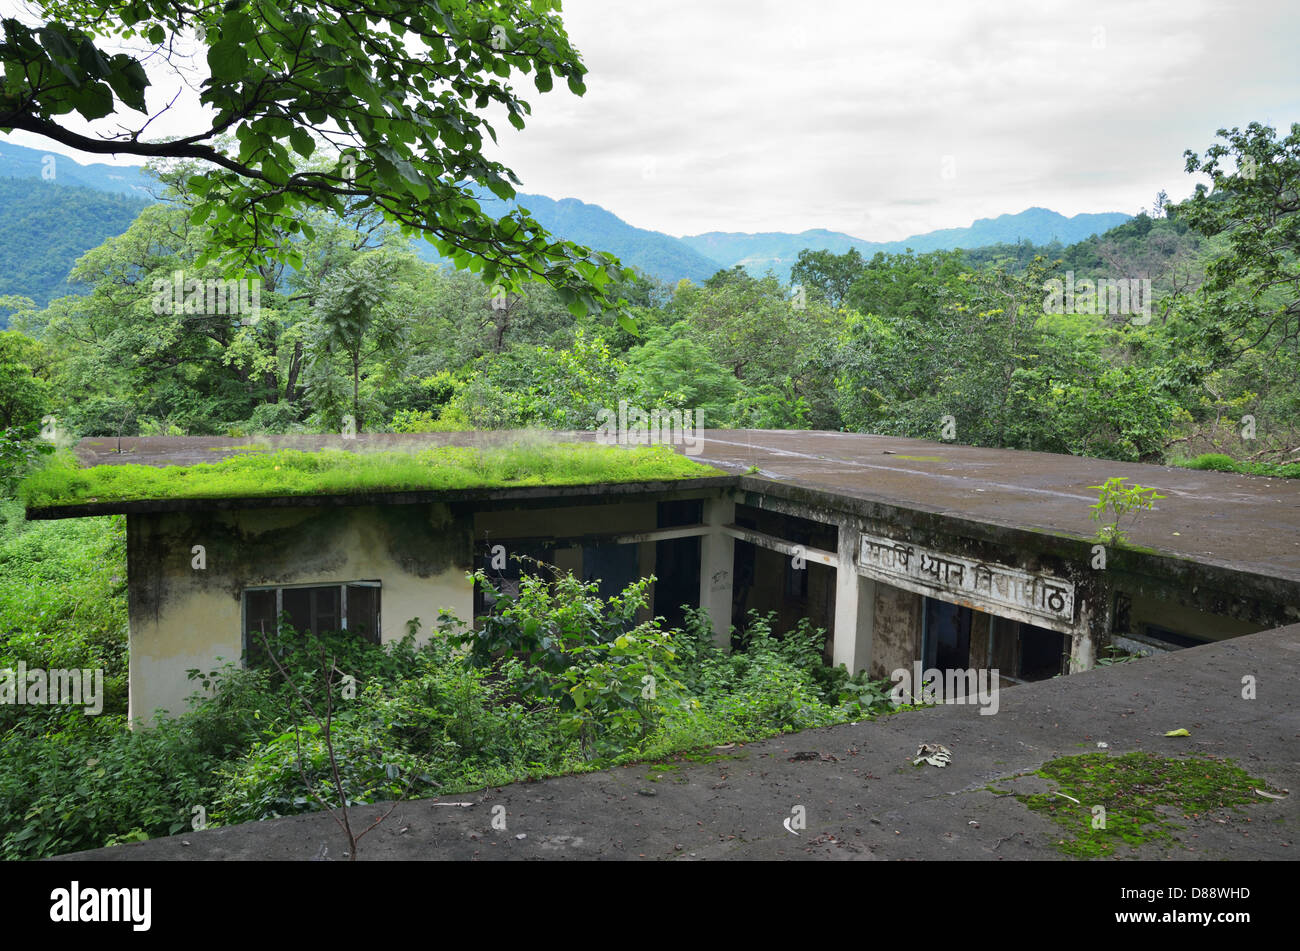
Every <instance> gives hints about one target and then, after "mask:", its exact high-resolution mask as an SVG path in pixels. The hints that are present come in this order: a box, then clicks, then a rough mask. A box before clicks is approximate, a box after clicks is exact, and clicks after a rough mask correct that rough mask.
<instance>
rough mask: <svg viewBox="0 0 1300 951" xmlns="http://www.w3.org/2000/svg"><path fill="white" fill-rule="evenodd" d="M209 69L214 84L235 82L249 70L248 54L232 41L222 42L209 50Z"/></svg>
mask: <svg viewBox="0 0 1300 951" xmlns="http://www.w3.org/2000/svg"><path fill="white" fill-rule="evenodd" d="M208 68H209V69H211V70H212V79H213V81H214V82H219V83H228V82H233V81H235V80H237V79H239V78H241V77H242V76H243V75H244V71H245V70H246V69H248V54H247V53H246V52H244V47H243V46H242V45H240V44H239V43H236V42H234V41H232V40H221V41H219V42H218V43H216V44H215V45H214V46H212V47H211V48H209V50H208Z"/></svg>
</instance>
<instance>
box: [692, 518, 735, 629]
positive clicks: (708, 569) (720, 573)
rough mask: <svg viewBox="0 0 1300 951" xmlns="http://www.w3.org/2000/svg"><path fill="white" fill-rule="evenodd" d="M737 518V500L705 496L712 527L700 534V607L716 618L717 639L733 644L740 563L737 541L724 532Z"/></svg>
mask: <svg viewBox="0 0 1300 951" xmlns="http://www.w3.org/2000/svg"><path fill="white" fill-rule="evenodd" d="M735 520H736V503H735V502H734V501H733V500H732V499H730V498H721V499H705V500H704V521H703V524H705V525H707V526H708V527H709V529H710V531H709V533H708V534H707V535H701V536H700V607H701V608H703V609H704V610H705V611H707V612H708V613H709V617H710V618H712V620H713V642H714V643H715V644H717V645H718V646H719V647H724V648H726V647H730V646H731V594H732V592H731V589H732V582H733V577H732V575H733V572H734V569H735V564H736V541H735V539H734V538H732V537H731V536H729V535H724V534H723V533H722V526H723V525H730V524H731V523H732V522H734V521H735Z"/></svg>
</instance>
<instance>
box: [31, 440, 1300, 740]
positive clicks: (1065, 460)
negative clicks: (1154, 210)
mask: <svg viewBox="0 0 1300 951" xmlns="http://www.w3.org/2000/svg"><path fill="white" fill-rule="evenodd" d="M479 438H480V437H476V436H474V435H472V434H470V435H464V436H461V435H458V434H451V435H448V434H440V435H431V436H369V437H367V436H360V437H357V438H356V439H354V440H350V441H346V442H343V443H342V445H343V446H344V447H345V448H367V447H369V448H385V449H391V448H394V447H395V446H403V445H418V446H419V447H421V448H424V447H427V446H429V445H430V444H437V443H447V442H463V441H467V440H477V439H479ZM566 438H585V439H590V438H592V435H591V434H590V433H588V434H570V435H569V436H568V437H566ZM265 441H266V440H265V439H260V440H259V442H265ZM240 442H241V440H233V439H220V438H204V439H196V438H184V439H168V438H142V439H123V440H122V448H123V449H124V450H125V452H123V453H122V454H118V453H116V452H112V451H111V450H113V449H115V448H116V441H115V440H97V439H88V440H83V441H82V443H81V444H80V445H79V447H78V449H77V452H78V455H79V456H80V458H81V459H82V462H83V464H85V465H94V464H112V463H119V462H134V463H146V464H152V465H171V464H190V463H194V462H200V461H201V462H211V461H214V460H216V459H218V458H221V456H222V455H223V454H228V453H229V452H232V451H235V450H234V448H233V447H235V446H237V445H238V444H239V443H240ZM278 442H280V443H282V444H283V445H284V446H286V447H291V448H319V447H321V446H324V445H332V446H335V447H338V446H339V445H340V440H338V439H337V437H335V438H333V439H331V438H330V437H292V438H290V437H284V438H282V439H280V440H278ZM695 458H697V459H698V460H699V461H701V462H705V463H709V464H712V465H714V466H717V467H718V468H719V469H721V470H722V471H723V473H724V474H723V475H720V476H719V477H716V478H706V479H693V480H689V481H685V482H659V483H636V484H619V485H590V486H576V487H575V486H565V487H558V486H557V487H530V488H517V489H471V490H454V491H437V492H432V491H426V492H401V493H369V494H365V495H347V496H324V495H322V496H312V497H293V498H248V499H222V500H192V499H170V500H161V499H160V500H148V501H138V502H124V503H97V502H91V503H87V504H82V505H67V506H55V507H48V508H43V509H31V510H29V512H28V516H29V517H30V518H67V517H77V516H84V515H104V514H112V513H125V515H126V517H127V528H128V572H129V602H130V605H129V612H130V626H131V635H130V681H131V682H130V696H131V715H132V716H133V717H145V718H147V717H148V716H150V715H151V714H152V713H153V711H155V710H157V709H164V710H167V711H170V712H173V713H175V712H179V711H180V710H182V709H183V708H184V698H185V697H186V696H187V695H188V694H190V693H191V692H192V691H193V685H192V683H190V682H189V681H188V680H187V678H186V671H187V670H189V669H191V668H199V669H203V670H207V669H212V668H214V667H216V666H218V665H219V664H220V663H221V662H222V661H223V660H237V659H241V658H243V657H244V656H245V655H246V652H247V650H248V645H249V642H250V637H255V636H256V631H257V630H258V629H260V628H261V627H262V626H264V625H267V624H270V623H273V622H274V619H275V618H276V617H278V616H279V613H280V612H281V611H287V612H288V613H289V614H290V616H291V618H292V620H293V622H294V624H295V626H298V627H311V628H313V629H316V630H326V629H329V630H333V629H346V630H349V631H356V632H357V636H359V637H369V638H373V639H376V640H378V641H381V642H387V641H393V640H397V639H399V638H401V637H402V636H403V635H405V634H406V633H407V631H408V630H410V631H414V632H415V633H416V634H417V636H420V637H427V636H428V634H429V631H430V630H431V629H432V626H433V625H434V624H435V623H436V621H437V619H438V616H439V612H440V611H442V610H450V611H453V612H455V613H456V614H457V615H458V616H459V617H461V618H463V619H468V618H470V617H472V616H475V615H479V614H482V613H483V612H484V611H486V610H488V608H489V606H488V605H487V604H486V603H485V602H484V599H483V596H482V593H481V592H476V591H475V590H474V587H473V585H472V584H471V583H470V581H469V580H468V579H467V577H466V575H467V573H468V572H469V571H471V570H473V569H474V568H476V567H485V568H486V567H489V566H490V565H492V564H493V558H494V555H495V556H499V555H500V554H501V553H503V552H504V553H507V554H508V555H528V556H530V557H533V558H537V559H539V560H541V561H544V562H547V563H550V564H553V565H555V566H557V567H560V568H564V569H568V570H571V571H573V572H574V573H575V574H577V575H579V576H581V577H583V578H585V579H600V581H601V585H602V591H608V592H613V591H615V590H619V589H621V588H622V587H623V586H625V585H626V584H627V583H628V582H629V581H631V580H633V579H634V578H637V577H642V576H645V575H648V574H652V573H653V574H654V575H655V576H656V577H657V581H656V583H655V585H654V587H653V592H652V597H653V603H652V611H653V613H654V614H656V615H662V616H664V617H666V618H667V619H668V620H669V621H670V622H676V621H677V620H679V619H680V617H681V606H682V605H690V606H693V607H703V608H704V609H705V610H707V611H708V613H709V615H710V616H711V617H712V619H713V625H714V631H715V636H716V637H717V638H718V639H719V641H720V642H721V643H727V642H729V639H730V632H731V629H732V627H733V626H734V627H736V628H743V626H744V624H745V619H746V617H747V616H748V612H749V611H750V610H758V611H760V612H764V613H765V612H768V611H774V612H776V614H777V616H778V619H779V620H780V622H782V624H784V625H786V626H793V624H794V623H795V622H796V621H797V620H798V619H800V618H804V617H807V618H809V619H810V620H811V621H812V622H813V623H814V624H815V625H817V626H819V627H823V628H825V629H826V631H827V632H828V634H827V643H826V656H827V659H828V661H830V662H832V663H834V664H841V663H842V664H844V665H846V666H847V667H848V668H849V669H850V670H851V671H858V670H862V669H865V670H867V671H869V672H870V673H871V675H872V676H874V677H888V676H889V675H890V674H891V672H892V671H894V670H896V669H900V668H902V669H911V668H912V666H913V664H914V663H916V662H920V663H921V664H923V665H924V666H925V667H934V668H938V669H941V670H942V669H953V668H957V669H967V668H990V669H995V670H997V671H998V672H999V676H1000V677H1001V682H1002V684H1003V685H1004V686H1005V685H1009V684H1014V683H1017V682H1023V681H1031V680H1041V679H1045V678H1048V677H1052V676H1056V675H1057V674H1062V673H1070V672H1073V671H1077V670H1084V669H1088V668H1089V667H1091V666H1093V665H1094V664H1095V662H1096V661H1097V659H1098V657H1099V656H1101V652H1102V651H1103V650H1104V649H1105V648H1107V647H1110V646H1114V647H1117V648H1120V649H1122V650H1125V651H1129V652H1138V653H1153V652H1162V651H1167V650H1174V649H1178V648H1180V647H1185V646H1191V645H1195V644H1201V643H1208V642H1212V641H1216V640H1221V639H1224V638H1229V637H1235V636H1238V635H1241V634H1246V633H1251V632H1254V631H1260V630H1265V629H1269V628H1274V627H1279V626H1282V625H1284V624H1289V623H1295V622H1296V621H1297V620H1300V484H1297V483H1295V482H1287V481H1286V480H1275V479H1263V478H1256V477H1251V476H1240V475H1234V474H1228V473H1219V472H1200V471H1193V470H1186V469H1177V468H1168V467H1157V466H1143V465H1136V464H1122V463H1114V462H1108V461H1104V460H1095V459H1084V458H1076V457H1070V456H1057V455H1048V454H1041V453H1024V452H1012V451H1007V450H990V449H977V448H972V447H966V446H956V445H951V444H944V443H930V442H922V441H918V440H907V439H895V438H892V437H881V436H870V435H862V434H848V433H822V432H785V431H708V432H706V433H705V434H704V442H703V450H702V453H701V454H700V455H698V456H696V457H695ZM1117 475H1122V476H1125V477H1127V478H1128V479H1130V480H1131V481H1136V482H1139V483H1141V484H1142V485H1148V486H1154V487H1156V488H1158V489H1159V490H1160V492H1161V494H1162V495H1164V496H1165V498H1164V499H1163V500H1161V501H1160V502H1159V503H1158V506H1157V508H1156V509H1155V510H1153V511H1150V512H1146V513H1143V514H1142V517H1141V518H1140V519H1139V520H1138V521H1137V522H1136V524H1135V525H1134V526H1133V527H1132V528H1131V530H1130V539H1131V545H1130V547H1125V548H1115V547H1113V546H1112V547H1102V546H1098V545H1097V544H1096V543H1095V541H1094V540H1093V537H1092V536H1093V535H1094V534H1095V532H1096V529H1097V523H1096V522H1093V521H1090V519H1089V515H1090V508H1089V506H1090V505H1091V504H1092V503H1093V502H1095V501H1096V498H1097V492H1096V490H1095V489H1090V488H1089V486H1094V485H1098V484H1100V483H1101V482H1103V481H1105V480H1106V479H1107V478H1110V477H1112V476H1117ZM199 562H201V563H202V566H201V567H198V564H199ZM498 564H499V562H498ZM508 565H509V567H508V568H507V569H506V570H505V571H504V572H502V573H501V574H502V575H503V583H504V584H506V585H507V586H508V585H509V583H510V582H511V580H512V579H513V578H517V577H518V574H517V572H518V570H519V569H518V563H517V562H513V561H510V562H508Z"/></svg>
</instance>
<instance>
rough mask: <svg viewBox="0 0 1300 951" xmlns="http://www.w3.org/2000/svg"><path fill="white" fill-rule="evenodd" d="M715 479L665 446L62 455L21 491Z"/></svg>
mask: <svg viewBox="0 0 1300 951" xmlns="http://www.w3.org/2000/svg"><path fill="white" fill-rule="evenodd" d="M717 475H721V473H720V472H718V470H716V469H713V468H712V467H710V466H705V465H701V464H700V463H697V462H694V461H693V460H691V459H689V458H687V457H686V456H684V455H681V454H679V453H676V452H674V451H673V450H672V449H671V447H668V446H628V447H622V446H599V445H591V444H589V443H588V444H582V443H554V444H546V445H537V446H526V445H515V446H507V447H500V448H488V449H475V448H469V447H462V446H443V447H439V448H436V449H426V450H423V451H420V452H413V453H403V452H375V453H359V452H346V451H344V450H340V449H333V450H323V451H321V452H300V451H297V450H289V449H286V450H280V451H279V452H258V453H252V452H250V453H246V454H241V455H237V456H232V457H231V458H229V459H223V460H222V461H220V462H212V463H201V464H198V465H193V466H165V467H157V466H143V465H131V464H123V465H104V466H92V467H90V468H84V469H83V468H81V467H79V465H78V464H77V460H76V458H75V457H73V456H72V454H71V453H68V452H64V453H62V454H59V455H58V456H57V457H55V458H54V459H53V460H52V461H51V462H50V463H49V464H47V465H45V466H43V467H41V468H39V469H37V470H36V471H34V472H32V473H31V474H30V475H29V476H28V477H27V478H26V479H25V480H24V482H23V484H22V485H21V487H20V492H21V494H22V498H23V500H24V501H25V502H26V503H27V505H28V506H29V507H31V508H41V507H45V506H53V505H77V504H82V503H87V502H134V501H139V500H142V499H222V498H266V497H274V496H287V495H332V494H340V495H341V494H348V493H354V492H402V491H415V490H434V489H471V488H499V487H504V486H524V485H591V484H597V483H602V482H653V481H659V480H677V479H691V478H699V477H703V476H717Z"/></svg>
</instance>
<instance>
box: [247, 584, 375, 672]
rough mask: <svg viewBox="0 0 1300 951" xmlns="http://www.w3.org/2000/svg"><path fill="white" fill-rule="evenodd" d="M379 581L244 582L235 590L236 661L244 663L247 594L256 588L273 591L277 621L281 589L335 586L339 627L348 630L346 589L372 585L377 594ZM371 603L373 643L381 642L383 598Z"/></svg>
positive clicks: (255, 590)
mask: <svg viewBox="0 0 1300 951" xmlns="http://www.w3.org/2000/svg"><path fill="white" fill-rule="evenodd" d="M383 587H384V585H383V582H382V581H379V580H376V579H366V580H363V581H326V582H323V583H322V582H319V581H308V582H298V583H294V584H254V585H248V586H247V587H245V588H243V589H241V590H240V592H239V621H240V625H239V626H240V646H241V658H240V662H241V663H242V664H243V665H244V666H245V667H247V666H248V595H249V594H250V593H253V592H259V591H274V592H275V617H276V620H277V621H278V620H279V618H280V615H281V614H283V613H284V592H285V591H288V590H290V589H301V588H337V589H339V630H341V631H346V630H347V629H348V588H376V589H378V590H379V591H380V592H381V593H382V591H383ZM375 600H376V604H375V630H374V631H373V633H372V635H371V636H372V637H373V639H374V642H375V643H376V644H382V643H383V642H384V634H383V599H382V597H376V599H375Z"/></svg>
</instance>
